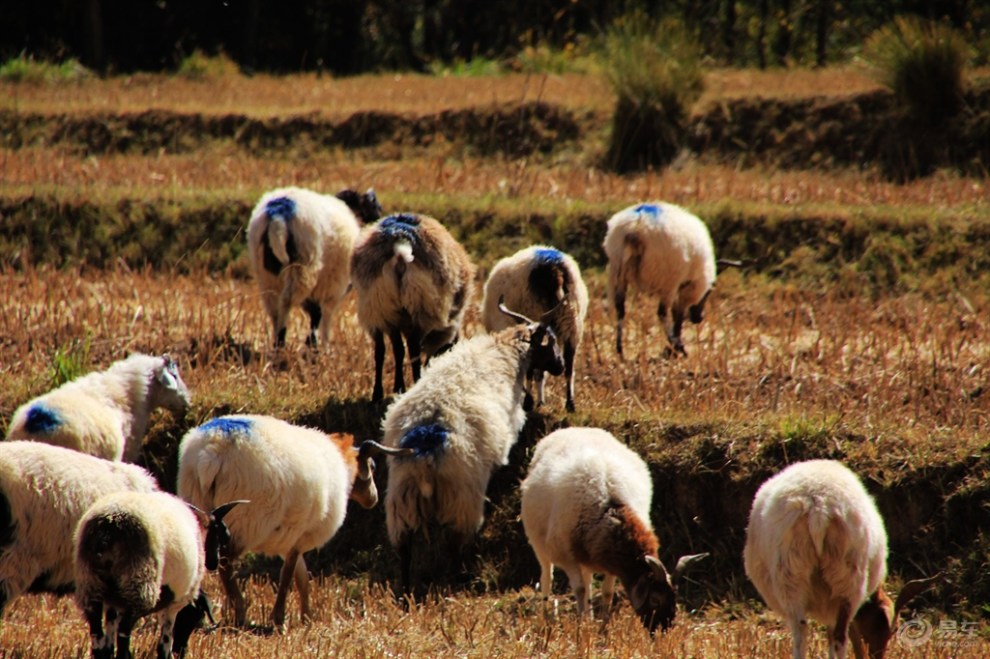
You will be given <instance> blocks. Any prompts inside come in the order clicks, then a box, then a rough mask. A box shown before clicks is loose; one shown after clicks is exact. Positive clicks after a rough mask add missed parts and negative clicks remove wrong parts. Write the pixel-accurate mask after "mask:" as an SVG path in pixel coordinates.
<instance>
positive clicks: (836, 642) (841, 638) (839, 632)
mask: <svg viewBox="0 0 990 659" xmlns="http://www.w3.org/2000/svg"><path fill="white" fill-rule="evenodd" d="M851 614H852V605H851V604H850V603H849V602H848V601H845V602H842V603H841V604H840V605H839V614H838V615H837V616H836V617H835V626H834V627H829V629H828V639H829V644H828V656H829V659H846V648H847V647H848V645H847V640H848V639H849V620H850V617H851Z"/></svg>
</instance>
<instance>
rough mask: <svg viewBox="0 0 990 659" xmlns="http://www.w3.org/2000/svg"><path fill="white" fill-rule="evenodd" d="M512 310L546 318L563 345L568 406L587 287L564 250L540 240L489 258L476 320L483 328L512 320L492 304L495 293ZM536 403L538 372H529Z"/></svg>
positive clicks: (539, 387)
mask: <svg viewBox="0 0 990 659" xmlns="http://www.w3.org/2000/svg"><path fill="white" fill-rule="evenodd" d="M503 298H504V300H505V305H506V306H507V307H509V308H510V309H514V310H516V311H517V312H519V313H521V314H524V315H527V316H532V317H534V318H541V319H543V320H546V321H547V322H548V323H549V324H550V326H551V327H552V328H553V330H554V332H555V333H556V334H557V340H558V341H560V343H561V344H562V345H563V352H564V377H565V378H566V379H567V402H566V404H565V409H566V410H567V411H568V412H573V411H574V357H575V355H576V354H577V349H578V347H580V345H581V337H582V336H583V335H584V319H585V316H587V314H588V287H587V286H585V283H584V280H583V279H582V278H581V269H580V268H579V267H578V264H577V262H576V261H575V260H574V259H573V258H572V257H571V256H570V255H568V254H565V253H564V252H561V251H560V250H558V249H554V248H553V247H547V246H546V245H534V246H532V247H527V248H525V249H521V250H519V251H518V252H516V253H515V254H513V255H512V256H509V257H506V258H504V259H502V260H500V261H499V262H498V263H496V264H495V267H494V268H492V272H491V274H490V275H489V276H488V280H487V281H486V282H485V297H484V303H483V304H482V317H481V319H482V323H483V324H484V326H485V329H486V330H488V331H489V332H493V331H497V330H500V329H504V328H505V327H508V326H509V325H510V324H511V323H512V322H513V321H512V320H511V319H510V318H509V317H508V316H506V315H505V314H503V313H501V312H500V311H499V310H498V302H499V300H500V299H503ZM534 379H535V380H536V383H537V405H542V404H543V400H544V391H543V372H542V371H537V372H535V373H534Z"/></svg>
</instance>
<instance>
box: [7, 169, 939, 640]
mask: <svg viewBox="0 0 990 659" xmlns="http://www.w3.org/2000/svg"><path fill="white" fill-rule="evenodd" d="M381 216H382V208H381V206H380V205H379V203H378V200H377V198H376V196H375V194H374V192H373V191H370V190H369V191H368V192H366V193H364V194H360V193H356V192H353V191H344V192H341V193H340V194H338V195H336V196H325V195H321V194H317V193H315V192H312V191H309V190H303V189H299V188H283V189H279V190H274V191H272V192H270V193H268V194H266V195H264V196H263V197H262V198H261V200H260V202H259V203H258V205H257V206H256V207H255V209H254V211H253V213H252V217H251V220H250V223H249V227H248V241H249V253H250V258H251V263H252V267H253V271H254V274H255V279H256V281H257V284H258V286H259V287H260V291H261V296H262V300H263V304H264V307H265V309H266V311H267V312H268V315H269V316H270V318H271V323H272V334H273V340H274V343H275V345H276V346H278V347H282V346H284V345H285V343H286V325H287V318H288V315H289V311H290V309H292V308H294V307H296V306H302V307H303V309H304V310H305V311H306V313H307V314H308V316H309V319H310V333H309V335H308V337H307V339H306V342H307V343H308V344H310V345H319V344H320V343H321V342H325V341H326V340H327V336H328V327H329V323H331V322H332V318H333V314H334V312H335V310H336V309H337V307H338V305H339V304H340V302H341V300H342V299H343V297H344V296H345V295H346V294H347V292H348V290H349V289H350V288H352V287H353V288H354V290H355V292H356V296H357V315H358V320H359V322H360V324H361V326H362V327H363V328H364V329H365V330H366V331H367V332H368V333H369V334H370V336H371V338H372V340H373V344H374V368H375V383H374V388H373V390H372V392H371V400H372V401H373V402H375V403H377V402H379V401H382V400H383V399H384V386H383V382H382V380H383V370H384V361H385V337H386V335H387V336H388V338H389V340H390V342H391V345H392V353H393V357H394V363H395V371H394V374H395V375H394V377H395V379H394V385H393V390H394V392H395V393H396V394H397V396H396V397H395V398H394V399H393V400H392V402H391V403H390V405H389V406H388V408H387V409H386V411H385V413H384V417H383V420H382V430H383V435H382V440H381V443H378V442H375V441H372V440H368V441H365V442H363V443H360V444H357V443H356V442H355V439H354V437H353V436H352V435H349V434H341V433H334V434H330V435H327V434H326V433H324V432H321V431H318V430H314V429H310V428H303V427H300V426H296V425H292V424H290V423H287V422H285V421H282V420H279V419H275V418H272V417H267V416H258V415H248V414H241V415H234V416H224V417H219V418H215V419H211V420H209V421H206V422H205V423H203V424H202V425H200V426H198V427H196V428H193V429H191V430H190V431H189V432H188V433H186V435H185V436H184V437H183V438H182V440H181V442H180V444H179V448H178V464H179V471H178V478H177V483H175V487H174V491H175V492H176V495H172V494H168V493H165V492H164V491H162V490H161V489H160V487H159V485H158V484H157V483H156V482H155V480H154V479H153V478H152V477H151V476H150V475H149V474H148V473H147V472H145V471H144V470H143V469H141V468H139V467H137V466H134V465H131V464H127V463H130V462H134V461H136V459H137V458H138V456H139V454H140V451H141V443H142V438H143V435H144V432H145V429H146V428H147V424H148V419H149V415H150V414H151V412H152V411H153V410H154V409H156V408H158V407H165V408H168V409H170V410H173V411H176V412H184V411H185V410H186V409H188V407H189V403H190V400H189V391H188V389H187V388H186V385H185V383H184V382H183V381H182V378H181V376H180V374H179V371H178V367H177V366H176V364H175V362H174V361H173V360H172V359H171V358H170V357H169V356H167V355H165V356H147V355H132V356H130V357H128V358H127V359H124V360H122V361H120V362H117V363H115V364H113V365H112V366H111V367H110V368H109V369H108V370H106V371H103V372H96V373H91V374H89V375H86V376H84V377H81V378H79V379H77V380H74V381H72V382H69V383H66V384H65V385H63V386H61V387H60V388H58V389H55V390H53V391H50V392H48V393H46V394H44V395H42V396H39V397H38V398H36V399H34V400H32V401H29V402H27V403H25V404H24V405H22V406H21V407H19V408H18V409H17V410H16V411H15V413H14V415H13V418H12V419H11V423H10V426H9V428H8V430H7V440H8V441H6V442H4V443H2V444H0V615H2V612H3V609H4V607H5V606H6V605H8V604H9V603H10V602H11V601H12V600H13V599H15V598H16V597H17V596H19V595H20V594H22V593H24V592H54V593H67V592H72V591H74V592H75V600H76V603H77V605H78V607H79V609H80V611H81V612H82V614H83V618H84V619H85V621H86V622H87V624H88V625H89V630H90V635H91V639H92V652H93V656H94V657H111V656H114V654H115V653H116V656H117V657H127V656H129V645H128V643H129V638H130V632H131V629H132V628H133V626H134V624H135V622H136V621H137V620H138V619H139V618H140V617H142V616H145V615H148V614H151V613H157V614H158V616H159V619H160V629H161V637H160V641H159V645H158V655H159V657H168V656H169V655H170V654H171V653H175V654H178V655H180V656H181V655H182V654H183V652H184V650H185V647H186V644H187V641H188V638H189V635H190V634H191V632H192V631H193V630H194V629H195V628H196V627H198V626H200V625H201V623H202V621H203V619H204V617H205V616H210V617H211V619H212V609H211V607H210V605H209V600H208V598H207V597H206V594H205V593H204V592H203V590H202V588H201V582H202V579H203V574H204V571H205V570H207V569H210V570H213V569H217V570H219V576H220V581H221V584H222V586H223V589H224V591H225V595H226V598H227V601H228V603H229V605H230V609H231V610H232V612H233V613H232V617H233V620H232V622H233V624H235V625H238V626H243V625H245V624H247V621H248V617H247V602H246V601H245V599H244V597H243V595H242V594H241V592H240V589H239V587H238V585H237V581H236V579H235V576H234V562H235V561H236V560H237V559H238V558H239V557H241V556H243V555H244V554H246V553H248V552H256V553H260V554H266V555H273V556H280V557H281V558H282V559H283V566H282V570H281V574H280V576H279V583H278V589H277V595H276V601H275V605H274V607H273V610H272V622H273V623H274V624H275V625H276V626H277V627H283V626H284V624H285V610H286V600H287V596H288V593H289V591H290V589H291V586H292V584H293V583H295V586H296V589H297V591H298V593H299V599H300V608H301V615H302V617H303V619H307V618H309V617H310V607H309V578H308V572H307V568H306V564H305V562H304V560H303V554H304V553H305V552H306V551H309V550H311V549H314V548H318V547H320V546H322V545H324V544H326V543H327V542H328V541H329V540H330V539H331V538H332V537H333V536H334V534H336V533H337V531H338V530H339V529H340V528H341V526H342V524H343V522H344V516H345V513H346V509H347V502H348V499H354V500H355V501H357V502H358V503H359V504H360V505H362V506H364V507H366V508H370V507H372V506H374V505H376V503H377V501H378V492H377V489H376V485H375V481H374V469H375V462H374V458H375V457H377V456H386V457H387V460H388V463H389V468H388V479H387V485H386V492H385V503H384V505H385V515H386V527H387V528H386V530H387V535H388V539H389V541H390V543H391V545H392V546H393V548H394V549H395V550H396V552H397V554H398V556H399V572H400V573H399V578H398V580H397V581H396V582H395V584H394V585H393V587H394V591H395V592H396V594H397V595H398V596H400V597H401V596H404V595H407V594H410V593H415V592H417V588H416V586H417V579H419V580H422V579H424V578H426V579H428V578H429V577H430V576H431V575H419V574H414V570H413V567H414V565H415V563H414V561H413V550H414V548H415V547H416V546H417V545H418V544H421V543H423V542H434V543H441V544H442V545H443V548H444V550H445V551H446V552H449V553H448V556H449V558H450V559H451V561H452V564H456V562H457V561H458V560H459V559H460V558H462V557H463V555H464V554H465V551H466V548H467V546H468V543H469V542H470V541H471V540H472V539H473V538H474V537H475V535H476V534H477V532H478V530H479V528H480V527H481V525H482V523H483V520H484V503H485V493H486V490H487V488H488V482H489V479H490V477H491V474H492V472H493V471H494V470H495V469H496V468H497V467H498V466H500V465H504V464H506V463H507V462H508V457H509V451H510V449H511V448H512V446H513V444H514V443H515V442H516V439H517V437H518V436H519V433H520V431H521V429H522V427H523V425H524V422H525V419H526V413H527V412H528V411H530V410H531V409H532V408H533V407H534V406H539V405H541V404H543V403H544V400H545V396H544V374H546V373H549V374H550V375H564V376H565V378H566V383H567V384H566V408H567V410H569V411H570V410H574V408H575V398H574V363H575V356H576V353H577V350H578V349H579V347H580V344H581V338H582V331H583V325H584V320H585V315H586V313H587V308H588V291H587V288H586V287H585V284H584V282H583V281H582V278H581V272H580V269H579V267H578V264H577V263H576V262H575V260H574V259H573V258H571V257H570V256H569V255H567V254H565V253H563V252H561V251H559V250H557V249H554V248H552V247H547V246H543V245H537V246H532V247H529V248H526V249H523V250H521V251H519V252H517V253H516V254H514V255H511V256H509V257H507V258H505V259H503V260H502V261H500V262H499V263H498V264H497V265H496V266H495V267H494V268H493V270H492V272H491V275H490V276H489V278H488V280H487V282H486V284H485V287H484V300H483V302H482V303H481V305H480V306H481V309H482V313H481V317H482V321H483V324H484V326H485V328H486V330H487V332H486V333H484V334H481V335H478V336H474V337H471V338H462V337H460V328H461V323H462V320H463V318H464V315H465V312H466V310H467V309H468V308H469V307H470V306H471V305H472V304H473V303H474V300H473V291H472V285H473V281H474V278H475V268H474V266H473V264H472V263H471V261H470V258H469V257H468V254H467V252H466V251H465V250H464V249H463V247H462V246H461V245H460V244H458V242H457V241H456V240H455V239H454V238H453V237H452V236H451V235H450V234H449V233H448V232H447V231H446V229H445V228H444V227H443V226H442V225H441V223H439V222H438V221H437V220H435V219H433V218H430V217H427V216H424V215H420V214H414V213H402V214H394V215H389V216H387V217H384V218H382V217H381ZM604 248H605V251H606V254H607V256H608V296H609V299H610V301H611V302H612V304H613V306H614V308H615V311H616V317H617V331H616V349H617V351H618V352H619V353H620V354H621V352H622V322H623V316H624V313H625V297H626V291H627V289H628V287H629V286H633V287H634V288H637V289H639V290H641V291H643V292H645V293H648V294H652V295H655V296H658V297H659V298H660V302H659V307H658V316H659V319H660V321H661V323H662V324H663V327H664V330H665V333H666V336H667V339H668V341H669V343H670V348H669V350H670V351H671V352H672V353H673V354H677V353H682V354H683V353H684V352H685V349H684V345H683V342H682V339H681V328H682V325H683V323H684V321H685V319H688V320H691V321H692V322H695V323H699V322H701V320H702V318H703V312H704V307H705V301H706V299H707V297H708V295H709V293H710V292H711V289H712V286H713V285H714V282H715V276H716V265H717V262H716V260H715V257H714V249H713V246H712V240H711V237H710V236H709V233H708V230H707V228H706V227H705V225H704V223H703V222H702V221H701V220H700V219H698V218H697V217H695V216H694V215H692V214H690V213H688V212H687V211H685V210H683V209H681V208H679V207H676V206H672V205H669V204H664V203H646V204H640V205H636V206H632V207H629V208H627V209H625V210H623V211H621V212H619V213H617V214H615V215H614V216H613V217H612V218H611V219H610V220H609V221H608V230H607V234H606V238H605V242H604ZM407 351H408V355H409V360H410V362H411V371H412V381H413V384H412V386H410V387H408V389H407V387H406V382H405V379H404V375H403V373H404V364H403V362H404V359H405V356H406V352H407ZM534 383H535V386H536V396H535V397H534V396H533V393H532V389H533V385H534ZM652 494H653V485H652V482H651V479H650V474H649V470H648V468H647V465H646V463H645V462H644V460H643V459H642V458H641V457H640V456H639V455H637V454H636V453H635V452H634V451H632V450H630V449H629V448H628V447H627V446H625V444H624V443H623V442H621V441H620V440H619V439H617V438H615V437H614V436H612V435H611V434H609V433H608V432H606V431H604V430H602V429H598V428H567V429H564V430H557V431H554V432H553V433H551V434H550V435H548V436H547V437H545V438H543V439H542V440H541V441H540V442H539V443H538V444H537V446H536V450H535V452H534V455H533V458H532V462H531V464H530V466H529V472H528V475H527V476H526V478H525V480H524V481H523V483H522V485H521V519H522V523H523V526H524V529H525V533H526V536H527V538H528V540H529V542H530V544H531V545H532V548H533V550H534V552H535V554H536V556H537V559H538V561H539V563H540V566H541V577H540V588H541V591H542V593H543V594H544V595H545V596H550V594H551V584H552V571H553V566H555V565H556V566H558V567H560V568H561V569H562V570H564V571H565V572H566V574H567V576H568V579H569V581H570V585H571V588H572V590H573V592H574V595H575V597H576V599H577V608H578V612H579V613H580V614H584V613H586V612H588V611H589V602H590V599H591V581H592V575H593V574H595V573H599V574H603V575H604V578H603V581H602V584H601V601H602V603H603V605H604V606H605V609H606V610H607V608H608V605H609V604H610V602H611V600H612V597H613V594H614V591H615V586H616V582H617V581H618V582H621V584H622V587H623V589H624V591H625V593H626V595H627V597H628V600H629V602H630V605H631V606H632V607H633V609H634V610H635V611H636V613H637V615H638V616H639V617H640V619H641V620H642V622H643V624H644V626H645V627H646V628H647V629H649V631H650V632H651V633H653V632H654V631H655V630H656V628H657V627H660V628H663V629H666V628H667V627H668V626H669V625H670V624H671V623H672V621H673V619H674V615H675V611H676V603H675V594H676V589H675V584H676V582H677V578H678V576H679V575H681V574H682V573H683V572H684V570H685V569H686V568H688V567H689V566H690V565H691V564H693V563H695V562H697V561H700V560H703V559H704V558H705V556H706V554H695V555H690V556H685V557H682V558H681V559H680V560H679V561H678V562H677V566H676V567H675V568H674V570H672V571H668V570H667V569H666V568H665V566H664V565H663V563H662V562H661V561H660V559H659V556H658V548H659V541H658V539H657V537H656V534H655V533H654V531H653V526H652V523H651V521H650V509H651V500H652ZM886 556H887V538H886V533H885V530H884V525H883V521H882V519H881V518H880V516H879V514H878V513H877V510H876V507H875V505H874V503H873V500H872V498H871V497H870V496H869V495H868V494H867V492H866V490H865V489H864V488H863V486H862V484H861V483H860V481H859V479H858V478H857V477H856V476H855V475H854V474H853V473H852V472H850V471H849V470H848V469H847V468H846V467H844V466H842V465H841V464H839V463H836V462H831V461H810V462H805V463H799V464H796V465H792V466H790V467H788V468H787V469H785V470H784V471H782V472H781V473H779V474H778V475H776V476H775V477H773V478H771V479H770V480H769V481H767V482H766V483H765V484H764V485H763V486H762V487H761V488H760V490H759V491H758V493H757V495H756V498H755V501H754V503H753V507H752V512H751V515H750V521H749V527H748V529H747V540H746V547H745V553H744V565H745V570H746V573H747V574H748V575H749V577H750V579H751V580H752V581H753V583H754V584H755V585H756V587H757V589H758V590H759V592H760V594H761V595H762V596H763V598H764V599H765V600H766V602H767V604H768V605H769V606H770V607H771V608H773V609H774V610H776V611H777V612H779V613H780V614H781V615H782V616H783V617H784V618H785V619H786V620H787V622H788V624H789V625H790V628H791V631H792V634H793V642H794V645H793V647H794V656H795V657H802V656H804V655H805V652H806V646H807V638H808V636H807V631H806V629H807V620H808V619H809V618H814V619H816V620H819V621H821V622H823V623H825V624H826V625H827V626H828V634H829V655H830V656H837V657H844V656H845V655H846V652H847V645H848V642H847V639H848V638H849V637H850V636H851V637H852V638H853V643H852V645H853V647H854V650H855V652H856V654H857V656H859V655H860V654H861V652H862V650H863V648H864V647H865V648H866V649H868V651H869V653H870V656H874V657H878V656H882V655H883V653H884V650H885V648H886V645H887V642H888V640H889V639H890V638H891V635H892V633H893V632H894V631H896V621H897V614H898V611H899V609H900V608H901V607H902V606H903V605H904V604H905V603H906V602H907V601H908V600H909V599H910V598H911V597H913V596H914V595H916V594H917V593H919V592H921V591H923V590H924V589H925V588H927V587H929V586H930V585H931V584H932V583H933V581H932V580H920V581H917V582H911V583H910V584H908V585H906V586H905V588H904V589H903V590H902V593H901V595H900V597H899V598H898V600H897V602H896V603H894V602H892V601H891V600H890V598H889V597H888V596H887V595H886V593H885V592H884V589H883V583H884V579H885V576H886Z"/></svg>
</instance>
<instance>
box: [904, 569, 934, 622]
mask: <svg viewBox="0 0 990 659" xmlns="http://www.w3.org/2000/svg"><path fill="white" fill-rule="evenodd" d="M941 580H942V574H941V573H939V574H936V575H935V576H933V577H928V578H927V579H914V580H912V581H908V582H907V583H906V584H904V587H903V588H901V592H900V593H898V594H897V600H896V602H895V603H894V617H895V618H896V617H897V615H898V614H899V613H900V612H901V607H903V606H904V605H905V604H907V603H908V602H910V601H911V600H913V599H914V598H915V597H917V596H918V595H920V594H921V593H923V592H925V591H926V590H928V589H929V588H931V587H932V586H934V585H935V584H936V583H937V582H939V581H941Z"/></svg>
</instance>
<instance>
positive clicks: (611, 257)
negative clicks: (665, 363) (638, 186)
mask: <svg viewBox="0 0 990 659" xmlns="http://www.w3.org/2000/svg"><path fill="white" fill-rule="evenodd" d="M602 246H603V247H604V249H605V254H606V256H607V257H608V299H609V301H610V302H611V303H612V304H613V305H614V306H615V315H616V330H615V349H616V352H617V353H618V354H619V355H622V325H623V319H624V318H625V315H626V288H627V287H628V286H629V285H633V286H635V287H636V288H638V289H639V290H640V291H641V292H643V293H646V294H649V295H659V296H660V306H659V307H658V309H657V314H658V315H659V317H660V323H661V324H662V325H663V328H664V331H665V332H666V334H667V340H668V341H669V342H670V345H671V347H672V349H673V352H674V354H682V355H686V354H687V352H686V351H685V350H684V343H683V341H681V326H682V325H683V323H684V319H685V316H686V317H687V318H689V319H690V320H691V322H693V323H700V322H701V321H702V320H703V319H704V310H705V302H706V301H707V299H708V295H709V294H710V293H711V289H712V286H713V285H714V284H715V266H716V260H715V248H714V246H713V245H712V238H711V235H710V234H709V233H708V228H707V227H706V226H705V223H704V222H702V221H701V219H699V218H698V217H696V216H695V215H692V214H691V213H689V212H687V211H686V210H684V209H683V208H681V207H679V206H675V205H673V204H668V203H663V202H654V203H645V204H639V205H636V206H630V207H628V208H626V209H623V210H621V211H619V212H618V213H616V214H615V215H613V216H612V217H611V218H610V219H609V220H608V228H607V230H606V233H605V241H604V242H603V243H602ZM668 312H669V314H668Z"/></svg>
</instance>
